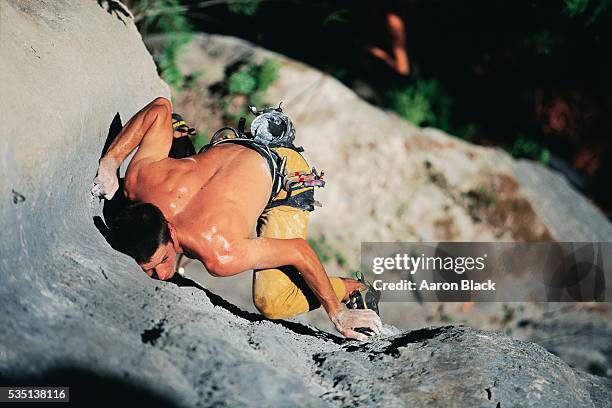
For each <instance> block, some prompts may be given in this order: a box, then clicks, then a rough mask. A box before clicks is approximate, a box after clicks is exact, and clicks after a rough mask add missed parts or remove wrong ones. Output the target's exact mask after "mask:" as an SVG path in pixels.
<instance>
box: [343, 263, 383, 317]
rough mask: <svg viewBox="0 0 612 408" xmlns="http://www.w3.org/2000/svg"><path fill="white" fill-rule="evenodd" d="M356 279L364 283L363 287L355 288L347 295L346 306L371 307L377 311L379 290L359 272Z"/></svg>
mask: <svg viewBox="0 0 612 408" xmlns="http://www.w3.org/2000/svg"><path fill="white" fill-rule="evenodd" d="M357 280H358V281H359V282H361V283H363V284H364V285H365V289H361V290H356V291H354V292H353V293H351V294H350V295H349V300H347V301H346V303H345V304H346V307H348V308H349V309H371V310H373V311H374V312H376V314H377V315H380V313H379V312H378V302H379V301H380V291H379V290H376V289H374V287H373V286H372V284H371V283H370V282H368V281H367V280H365V279H364V277H363V274H361V273H359V276H358V277H357Z"/></svg>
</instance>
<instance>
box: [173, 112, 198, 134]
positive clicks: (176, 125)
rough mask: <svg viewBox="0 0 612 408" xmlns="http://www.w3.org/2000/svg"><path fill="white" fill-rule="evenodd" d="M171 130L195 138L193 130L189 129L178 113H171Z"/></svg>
mask: <svg viewBox="0 0 612 408" xmlns="http://www.w3.org/2000/svg"><path fill="white" fill-rule="evenodd" d="M172 129H174V130H178V131H179V132H183V133H187V135H188V136H192V137H193V136H195V135H196V130H195V128H192V127H189V125H188V124H187V122H186V121H185V119H183V117H182V116H181V115H179V114H178V113H174V112H173V113H172Z"/></svg>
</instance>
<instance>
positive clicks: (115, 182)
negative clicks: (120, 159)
mask: <svg viewBox="0 0 612 408" xmlns="http://www.w3.org/2000/svg"><path fill="white" fill-rule="evenodd" d="M117 168H118V166H117V165H116V164H115V163H114V162H112V161H110V160H105V159H102V160H100V166H99V167H98V175H97V176H96V178H95V179H94V183H93V187H92V188H91V195H93V196H94V197H104V198H106V199H107V200H110V199H112V198H113V196H114V195H115V193H116V192H117V190H118V189H119V179H118V178H117Z"/></svg>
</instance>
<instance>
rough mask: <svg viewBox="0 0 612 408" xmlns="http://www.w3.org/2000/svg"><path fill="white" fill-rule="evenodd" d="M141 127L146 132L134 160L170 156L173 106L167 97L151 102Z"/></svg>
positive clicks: (158, 158) (154, 159)
mask: <svg viewBox="0 0 612 408" xmlns="http://www.w3.org/2000/svg"><path fill="white" fill-rule="evenodd" d="M149 107H150V109H148V110H147V111H146V113H145V115H144V116H143V118H142V122H143V123H142V124H141V126H140V127H139V128H140V129H141V131H143V132H144V135H143V138H142V141H141V142H140V146H139V147H138V151H137V152H136V154H135V156H134V159H133V160H134V161H140V160H142V159H147V160H152V161H157V160H162V159H165V158H166V157H168V153H169V152H170V148H171V147H172V106H171V104H170V101H168V100H167V99H165V98H158V99H156V100H154V101H153V102H151V104H150V106H149Z"/></svg>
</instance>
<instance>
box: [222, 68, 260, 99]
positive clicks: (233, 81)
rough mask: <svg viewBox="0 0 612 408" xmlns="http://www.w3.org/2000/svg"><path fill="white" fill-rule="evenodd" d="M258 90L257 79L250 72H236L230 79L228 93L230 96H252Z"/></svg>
mask: <svg viewBox="0 0 612 408" xmlns="http://www.w3.org/2000/svg"><path fill="white" fill-rule="evenodd" d="M256 89H257V79H256V78H255V77H254V76H252V75H250V74H249V73H248V72H236V73H234V74H232V75H231V76H230V77H229V81H228V91H229V93H230V95H236V94H243V95H250V94H252V93H253V92H255V90H256Z"/></svg>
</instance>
